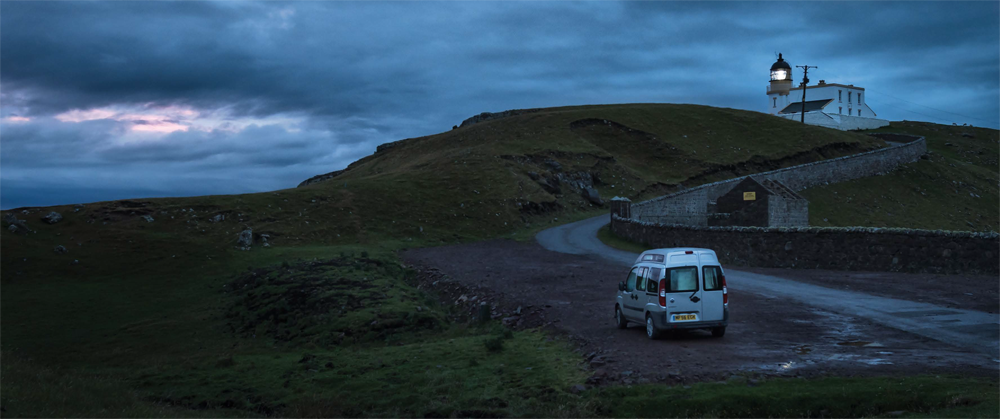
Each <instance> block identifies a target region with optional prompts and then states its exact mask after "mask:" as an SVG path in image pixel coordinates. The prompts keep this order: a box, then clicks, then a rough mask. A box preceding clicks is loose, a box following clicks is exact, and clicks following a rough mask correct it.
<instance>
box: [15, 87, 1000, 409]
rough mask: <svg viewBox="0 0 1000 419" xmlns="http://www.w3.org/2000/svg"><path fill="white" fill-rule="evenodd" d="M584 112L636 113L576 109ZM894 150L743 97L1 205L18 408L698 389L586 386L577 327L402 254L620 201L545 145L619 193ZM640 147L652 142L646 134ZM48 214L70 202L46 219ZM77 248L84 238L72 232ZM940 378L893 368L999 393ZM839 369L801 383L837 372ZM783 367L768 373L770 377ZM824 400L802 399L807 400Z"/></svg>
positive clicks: (368, 401) (928, 399) (522, 125)
mask: <svg viewBox="0 0 1000 419" xmlns="http://www.w3.org/2000/svg"><path fill="white" fill-rule="evenodd" d="M586 120H595V121H605V120H608V121H614V122H615V123H616V124H618V125H614V124H605V123H603V122H602V123H593V121H591V122H588V123H577V122H578V121H586ZM621 126H624V127H626V128H621ZM635 131H641V132H638V133H637V132H635ZM880 146H883V144H882V143H881V142H880V141H876V140H874V139H871V138H869V137H867V136H864V135H861V134H856V133H842V132H839V131H832V130H827V129H823V128H817V127H808V126H802V125H801V124H795V123H793V122H791V121H785V120H781V119H778V118H770V117H768V116H766V115H762V114H757V113H754V112H745V111H737V110H731V109H718V108H708V107H700V106H681V105H616V106H591V107H575V108H555V109H551V110H547V111H545V112H538V113H534V114H527V115H521V116H518V117H513V118H509V119H501V120H495V121H489V122H484V123H480V124H475V125H473V126H471V127H466V128H460V129H456V130H453V131H449V132H446V133H442V134H439V135H435V136H430V137H423V138H419V139H410V140H405V141H402V142H400V143H398V144H395V145H394V146H391V147H389V148H387V149H386V150H385V151H383V152H380V153H377V154H375V155H374V156H370V157H368V158H365V159H362V160H361V161H359V162H357V163H356V164H354V165H353V166H352V168H351V169H349V170H348V171H346V172H344V173H343V174H341V175H340V176H337V177H334V178H333V179H331V180H328V181H325V182H320V183H318V184H315V185H310V186H307V187H302V188H294V189H287V190H281V191H274V192H266V193H258V194H245V195H228V196H204V197H191V198H164V199H143V200H124V201H114V202H101V203H92V204H87V205H85V206H83V207H80V208H75V207H73V206H71V205H65V206H58V207H51V208H27V209H17V210H14V211H6V212H5V215H6V214H13V215H14V216H16V217H17V218H19V219H22V220H26V221H27V224H28V226H29V227H30V228H31V230H32V232H31V233H28V234H18V233H12V232H9V231H8V230H7V227H8V224H7V223H6V222H4V223H3V225H2V227H3V228H4V232H3V234H2V235H0V270H2V277H0V287H2V292H0V318H2V323H0V329H2V330H0V336H2V341H0V350H2V355H0V356H2V359H0V361H2V362H0V367H2V371H0V408H2V409H0V411H2V412H3V416H8V417H21V416H36V417H42V416H44V417H58V416H67V417H125V416H128V417H137V416H141V417H147V416H148V417H153V416H185V417H191V416H213V417H218V416H450V415H457V416H595V415H612V416H618V415H625V416H628V415H633V414H640V412H639V411H638V410H628V409H638V408H637V407H627V406H624V407H623V405H621V404H620V403H619V401H620V400H619V399H620V398H621V394H625V393H628V394H629V395H630V397H639V398H642V397H644V396H643V394H649V398H648V400H649V401H654V400H658V399H657V397H661V396H658V394H661V393H657V392H668V393H662V394H666V395H668V396H669V395H671V394H674V393H669V392H671V391H675V392H682V391H686V390H681V389H668V388H665V387H664V388H654V387H648V388H647V387H636V388H634V389H635V391H634V392H629V391H630V390H628V389H615V388H608V389H598V390H590V391H588V392H585V393H583V394H582V395H577V394H572V393H571V392H569V388H570V387H571V386H572V385H575V384H580V383H582V382H584V381H585V379H586V376H587V370H586V369H585V368H583V366H582V362H583V358H582V357H581V356H580V355H579V354H578V353H576V352H574V351H573V349H572V347H571V346H569V345H568V344H566V343H565V342H562V341H561V340H559V339H553V338H552V337H551V336H548V335H546V334H545V333H543V332H541V331H532V330H528V331H517V332H509V331H505V330H503V328H502V327H500V326H499V325H498V324H496V323H491V322H484V323H482V324H480V323H476V324H468V323H465V322H459V321H455V320H454V317H453V316H451V312H450V310H451V309H450V307H449V305H447V304H440V303H439V301H438V298H437V296H435V295H433V294H430V293H428V292H426V291H424V290H422V289H418V288H417V287H416V286H415V285H414V284H413V283H412V282H411V280H410V278H411V277H410V275H411V274H409V273H408V272H407V271H406V270H405V269H404V268H402V267H400V266H399V261H398V259H397V258H396V256H395V252H396V251H397V250H399V249H403V248H408V247H418V246H434V245H440V244H443V243H455V242H468V241H474V240H482V239H487V238H496V237H513V238H516V239H529V238H530V237H532V234H533V232H535V231H538V230H539V229H542V228H545V227H548V226H551V225H555V224H559V223H563V222H569V221H573V220H576V219H581V218H585V217H587V216H592V215H596V214H597V213H601V212H603V211H605V210H604V209H602V208H601V207H598V206H592V204H590V203H589V202H587V201H585V200H584V199H583V198H581V197H580V196H579V194H578V193H576V192H574V191H573V190H572V188H570V187H568V186H566V185H564V187H563V191H562V193H556V194H553V193H550V192H549V191H547V190H545V189H544V188H543V187H541V186H540V185H539V184H538V183H537V182H536V181H534V180H532V179H531V177H530V176H529V172H536V173H538V174H540V175H542V176H551V175H554V172H555V170H556V169H554V168H553V167H552V165H550V164H548V163H545V161H544V160H546V159H551V160H554V161H556V162H558V163H560V165H561V169H559V170H561V172H562V173H577V172H581V171H586V172H588V173H592V174H595V175H596V176H597V178H598V179H599V181H597V182H595V187H596V188H597V189H598V190H599V192H600V194H601V195H602V196H603V197H604V198H605V199H607V198H610V197H611V196H614V195H626V196H630V197H633V198H637V197H641V196H653V195H656V194H659V193H662V192H663V191H665V190H670V189H671V188H676V187H677V185H678V184H683V185H685V186H692V185H694V184H697V183H702V182H707V181H711V180H717V179H718V178H724V177H729V176H732V175H734V174H746V173H752V172H753V171H759V170H768V169H773V168H777V167H783V166H787V165H791V164H797V163H803V162H806V161H814V160H819V159H823V158H830V157H836V156H840V155H845V154H850V153H854V152H858V151H862V150H867V149H871V148H874V147H880ZM643 149H650V150H653V152H650V153H642V152H639V151H637V150H643ZM994 187H995V182H994ZM983 196H986V195H983ZM53 210H54V211H58V212H60V213H61V214H63V216H64V219H63V220H62V221H60V222H59V223H57V224H53V225H49V224H45V223H43V222H41V221H40V220H39V219H40V217H41V216H43V215H44V214H45V213H47V212H48V211H53ZM25 211H27V213H25ZM143 215H148V216H150V217H152V218H153V221H152V222H149V221H146V220H145V219H143V218H142V216H143ZM223 216H224V219H221V218H222V217H223ZM247 228H252V229H253V232H254V234H255V236H256V238H257V241H256V243H255V244H254V246H253V247H252V249H251V250H248V251H244V250H239V249H237V248H236V237H237V234H238V233H239V232H240V231H242V230H244V229H247ZM262 235H267V241H268V243H269V247H264V246H263V239H264V237H263V236H262ZM58 245H61V246H64V247H65V248H66V249H68V251H69V252H68V253H57V252H55V251H54V248H55V246H58ZM923 380H931V382H938V381H933V380H939V379H937V378H920V379H914V378H906V379H899V381H898V382H899V383H900V384H899V386H900V387H898V388H905V389H908V390H907V391H910V392H911V393H912V394H918V395H920V399H921V400H925V401H921V403H922V404H912V406H910V407H908V408H906V410H909V411H913V412H948V411H940V410H935V409H943V408H950V406H952V405H950V404H949V403H950V402H949V400H952V399H949V397H952V396H951V395H952V393H954V392H959V393H960V397H962V399H961V400H969V402H968V406H966V407H964V408H968V409H972V410H971V411H972V412H982V411H983V410H976V409H989V408H991V406H993V405H990V404H988V403H993V402H991V401H987V402H980V401H981V400H982V398H981V397H980V394H981V393H978V392H977V391H979V390H975V388H977V387H976V386H980V387H978V388H980V389H981V388H988V387H982V386H988V385H992V384H989V383H987V384H981V383H979V382H978V381H968V380H950V381H949V380H946V379H940V380H942V381H939V382H940V383H943V384H941V385H940V386H929V385H927V383H928V381H923ZM811 383H816V384H811ZM823 383H824V381H822V380H821V381H817V382H812V381H809V382H802V383H797V384H796V386H797V388H800V389H808V388H810V386H813V385H815V386H818V387H816V388H817V389H826V388H827V387H824V386H827V384H823ZM881 383H882V381H878V380H873V381H864V380H862V381H857V382H853V384H852V385H851V387H852V388H853V387H857V388H860V389H867V390H865V391H867V392H865V391H861V390H859V391H858V392H854V393H849V394H848V395H845V396H844V398H843V399H837V400H839V401H842V402H845V403H846V401H845V400H848V399H852V400H853V399H857V403H862V402H863V403H868V402H867V400H868V399H869V398H871V397H874V396H875V395H878V394H880V393H878V391H879V389H880V387H879V386H880V385H881ZM725 386H726V385H722V384H718V385H710V384H705V385H699V386H698V387H695V388H697V389H699V391H702V392H704V393H705V394H706V397H709V396H708V395H710V394H716V396H713V397H718V398H717V399H716V400H718V402H717V403H715V404H720V403H722V400H723V399H724V398H727V397H730V396H728V395H727V394H728V393H726V392H727V391H735V390H727V389H730V388H737V387H725ZM771 386H774V387H773V389H774V391H773V392H772V393H768V392H766V391H764V390H762V389H768V388H772V387H771ZM739 388H748V389H749V391H750V392H749V393H747V394H748V395H749V396H747V397H751V398H752V399H753V400H755V401H745V400H744V401H742V402H741V403H744V404H749V405H754V403H757V404H764V403H767V401H768V400H771V399H772V398H773V397H777V395H778V394H780V393H782V392H784V391H786V387H782V385H781V384H780V382H775V383H774V384H772V383H771V382H766V383H763V384H762V385H760V386H759V387H754V388H749V387H745V386H743V387H739ZM717 389H722V390H717ZM974 390H975V391H974ZM803 391H804V390H803ZM616 392H622V393H616ZM647 392H648V393H647ZM959 393H955V394H959ZM993 393H994V394H995V393H996V391H995V388H994V389H993ZM677 394H678V395H679V394H681V393H677ZM813 394H819V393H813ZM663 397H667V396H663ZM678 397H680V396H678ZM803 397H806V396H803ZM810 397H814V399H815V397H818V396H810ZM814 399H808V400H814ZM678 400H680V399H678ZM774 400H786V399H780V398H779V399H774ZM803 400H806V399H803ZM810 403H811V402H809V403H806V402H803V403H802V404H801V406H803V407H804V408H807V409H812V406H813V404H810ZM984 403H987V404H984ZM641 405H642V403H639V404H634V406H641ZM710 405H711V404H709V403H707V402H706V403H705V404H704V405H703V406H710ZM898 405H900V404H892V405H891V406H889V405H886V407H885V408H886V409H887V408H889V407H892V408H895V407H896V406H898ZM678 406H681V405H678ZM983 406H986V407H983ZM626 407H627V408H626ZM955 408H963V407H961V406H959V407H955ZM697 409H703V410H697ZM697 409H696V408H694V407H690V406H687V407H685V406H681V407H677V408H674V407H669V406H668V407H665V410H663V412H658V413H657V414H656V415H660V416H687V415H708V416H713V415H718V414H721V413H717V412H723V411H720V410H711V409H709V408H707V407H706V408H697ZM993 409H994V412H995V408H993ZM652 411H654V410H643V412H652ZM830 411H831V412H833V411H834V410H830ZM724 412H736V411H730V410H726V411H724ZM748 412H751V413H746V414H747V415H751V414H756V415H770V413H768V412H770V411H766V410H759V409H758V410H748ZM784 412H785V413H780V414H781V415H790V416H804V415H810V414H812V413H810V412H812V410H802V409H798V410H795V409H790V410H785V411H784ZM836 412H841V411H839V410H838V411H836ZM843 412H844V414H845V415H863V414H864V415H867V414H874V413H871V412H874V410H864V409H860V408H859V409H855V410H845V411H843ZM641 414H643V415H645V414H647V413H641ZM739 414H743V413H739ZM942 414H944V413H942Z"/></svg>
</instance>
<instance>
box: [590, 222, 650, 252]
mask: <svg viewBox="0 0 1000 419" xmlns="http://www.w3.org/2000/svg"><path fill="white" fill-rule="evenodd" d="M597 238H598V239H599V240H600V241H601V242H603V243H604V244H606V245H608V246H611V247H614V248H615V249H618V250H624V251H626V252H632V253H642V252H645V251H647V250H649V249H652V247H649V245H647V244H646V243H636V242H632V241H628V240H625V239H623V238H621V237H618V235H616V234H615V233H612V232H611V225H610V224H609V225H606V226H604V227H601V229H600V230H597Z"/></svg>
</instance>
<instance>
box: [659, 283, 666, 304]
mask: <svg viewBox="0 0 1000 419" xmlns="http://www.w3.org/2000/svg"><path fill="white" fill-rule="evenodd" d="M666 306H667V278H663V279H661V280H660V307H666Z"/></svg>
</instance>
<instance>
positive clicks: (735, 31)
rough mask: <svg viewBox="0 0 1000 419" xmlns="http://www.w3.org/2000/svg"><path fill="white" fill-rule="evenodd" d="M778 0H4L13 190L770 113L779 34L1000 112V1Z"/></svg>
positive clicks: (1, 102)
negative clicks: (636, 114) (574, 123)
mask: <svg viewBox="0 0 1000 419" xmlns="http://www.w3.org/2000/svg"><path fill="white" fill-rule="evenodd" d="M761 5H762V4H761V3H709V4H687V3H683V4H681V3H610V4H607V3H596V4H595V3H530V4H517V5H510V4H506V3H474V4H464V3H461V4H455V3H446V4H437V3H435V4H433V5H425V4H422V3H421V4H410V3H406V4H398V3H394V4H387V3H360V4H359V3H238V4H232V3H202V2H198V3H195V2H185V3H108V2H93V3H9V2H5V3H4V4H3V5H2V6H0V7H2V8H3V9H4V10H3V11H4V12H5V13H3V14H2V15H0V39H3V47H4V48H2V49H0V62H2V63H3V65H2V67H0V84H2V85H3V87H4V89H3V92H2V93H0V138H2V148H0V162H2V166H3V170H2V171H0V208H2V209H10V208H18V207H25V206H48V205H60V204H73V203H82V202H96V201H107V200H115V199H124V198H152V197H177V196H197V195H220V194H240V193H254V192H266V191H271V190H277V189H286V188H292V187H295V186H296V185H297V184H298V183H299V182H301V181H303V180H305V179H307V178H309V177H311V176H314V175H318V174H322V173H327V172H331V171H334V170H339V169H342V168H344V167H345V166H347V164H349V163H351V162H353V161H355V160H357V159H359V158H361V157H364V156H367V155H370V154H372V153H373V152H374V151H375V148H376V147H377V146H378V145H380V144H383V143H386V142H392V141H397V140H401V139H404V138H414V137H422V136H426V135H433V134H437V133H441V132H445V131H448V130H449V129H450V128H451V127H452V126H453V125H459V124H461V121H462V120H463V119H465V118H468V117H471V116H473V115H476V114H479V113H482V112H500V111H504V110H508V109H525V108H548V107H561V106H580V105H587V104H595V105H604V104H608V105H614V104H624V103H686V104H695V105H706V106H716V107H728V108H734V109H743V110H748V111H755V112H761V113H764V110H765V109H766V95H765V93H764V92H765V87H766V85H767V79H768V69H769V68H770V65H771V64H772V63H773V62H774V60H775V58H776V55H777V53H778V52H781V53H782V54H783V55H784V57H785V59H786V60H787V61H789V62H790V64H791V65H792V66H793V73H794V80H795V83H796V84H797V83H798V82H799V81H800V80H801V73H800V70H798V69H795V68H794V66H795V65H804V64H809V65H818V66H819V69H817V70H810V73H809V74H810V79H811V84H815V83H816V82H818V81H819V80H821V79H822V80H826V82H827V83H844V84H854V85H857V86H859V87H863V88H865V89H866V102H867V103H868V104H869V105H870V106H871V107H872V108H873V109H874V110H875V112H877V113H878V116H879V118H880V119H887V120H892V121H899V120H910V121H926V122H933V123H940V124H945V125H951V124H953V123H956V124H958V125H962V124H963V123H967V124H970V125H973V126H976V127H986V128H992V129H997V128H1000V117H998V115H1000V36H998V35H997V33H998V32H1000V18H998V13H1000V6H998V3H995V2H993V3H978V2H967V3H905V4H903V5H900V4H896V3H892V4H883V3H873V4H869V3H862V4H851V8H850V10H846V11H845V10H844V7H842V5H841V4H839V3H838V4H828V3H820V4H816V3H783V5H785V6H786V7H785V8H784V9H783V10H780V11H774V10H769V9H767V8H766V7H761ZM831 11H837V12H838V13H831ZM80 16H83V17H84V19H81V18H79V17H80ZM106 20H115V21H116V22H120V24H119V25H116V26H113V27H110V26H107V25H102V24H101V22H103V21H106ZM800 21H801V22H802V23H799V22H800ZM80 22H88V23H80ZM718 23H725V24H729V25H730V26H731V28H732V30H731V31H726V32H725V33H718V32H719V31H716V30H714V28H713V25H714V24H718ZM789 33H795V34H797V35H798V36H797V37H789V36H788V34H789ZM873 39H874V40H877V41H876V42H873V41H872V40H873ZM824 51H826V52H830V54H823V53H822V52H824ZM929 56H933V57H934V59H928V57H929ZM902 64H906V65H902Z"/></svg>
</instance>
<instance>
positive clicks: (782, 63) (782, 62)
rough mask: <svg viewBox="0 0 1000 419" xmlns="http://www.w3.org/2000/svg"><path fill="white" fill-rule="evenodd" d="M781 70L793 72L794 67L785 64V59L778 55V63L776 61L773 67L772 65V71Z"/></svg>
mask: <svg viewBox="0 0 1000 419" xmlns="http://www.w3.org/2000/svg"><path fill="white" fill-rule="evenodd" d="M781 68H783V69H786V70H791V69H792V66H790V65H788V63H787V62H785V59H784V58H781V54H778V61H776V62H775V63H774V64H773V65H771V71H774V70H778V69H781Z"/></svg>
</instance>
